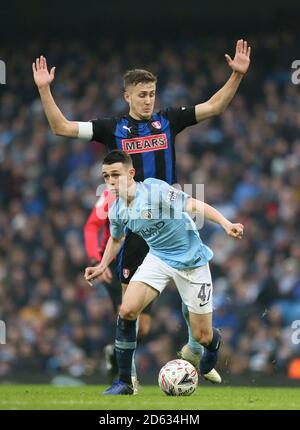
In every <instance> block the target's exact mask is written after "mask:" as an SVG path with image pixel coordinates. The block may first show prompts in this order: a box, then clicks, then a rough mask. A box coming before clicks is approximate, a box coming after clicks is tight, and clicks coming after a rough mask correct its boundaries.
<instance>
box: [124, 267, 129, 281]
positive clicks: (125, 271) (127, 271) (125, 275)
mask: <svg viewBox="0 0 300 430" xmlns="http://www.w3.org/2000/svg"><path fill="white" fill-rule="evenodd" d="M129 275H130V270H129V269H123V276H124V278H125V279H127V278H128V276H129Z"/></svg>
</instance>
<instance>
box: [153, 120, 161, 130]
mask: <svg viewBox="0 0 300 430" xmlns="http://www.w3.org/2000/svg"><path fill="white" fill-rule="evenodd" d="M151 125H152V127H154V128H157V129H158V130H160V129H161V123H160V121H153V122H152V123H151Z"/></svg>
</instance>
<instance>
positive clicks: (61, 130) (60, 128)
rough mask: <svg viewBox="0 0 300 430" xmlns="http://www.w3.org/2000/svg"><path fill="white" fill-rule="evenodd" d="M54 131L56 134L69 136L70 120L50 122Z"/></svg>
mask: <svg viewBox="0 0 300 430" xmlns="http://www.w3.org/2000/svg"><path fill="white" fill-rule="evenodd" d="M50 127H51V130H52V133H54V134H55V135H56V136H68V135H69V133H68V122H67V121H66V122H65V121H61V122H58V123H56V124H50Z"/></svg>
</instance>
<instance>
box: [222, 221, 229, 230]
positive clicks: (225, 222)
mask: <svg viewBox="0 0 300 430" xmlns="http://www.w3.org/2000/svg"><path fill="white" fill-rule="evenodd" d="M221 226H222V227H223V228H224V230H228V228H230V226H231V222H230V221H228V219H225V220H223V221H222V223H221Z"/></svg>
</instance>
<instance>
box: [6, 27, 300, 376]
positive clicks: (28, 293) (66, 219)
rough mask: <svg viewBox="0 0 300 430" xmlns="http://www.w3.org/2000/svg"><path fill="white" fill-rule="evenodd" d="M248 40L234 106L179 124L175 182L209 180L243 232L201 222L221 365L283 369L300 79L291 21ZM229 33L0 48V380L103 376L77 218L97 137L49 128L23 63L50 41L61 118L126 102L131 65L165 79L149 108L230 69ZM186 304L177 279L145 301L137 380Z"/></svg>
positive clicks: (98, 150) (107, 318)
mask: <svg viewBox="0 0 300 430" xmlns="http://www.w3.org/2000/svg"><path fill="white" fill-rule="evenodd" d="M249 42H250V44H251V45H252V48H253V56H252V64H251V66H250V70H249V72H248V74H247V76H246V77H245V78H244V80H243V82H242V84H241V87H240V89H239V91H238V94H237V95H236V96H235V98H234V100H233V101H232V103H231V105H230V107H229V108H228V109H227V110H226V111H225V112H224V113H223V114H222V115H221V116H220V117H218V118H215V119H213V120H210V121H205V122H203V123H201V124H199V125H197V126H194V127H191V128H189V129H186V130H185V131H184V132H182V133H181V134H180V135H179V136H178V138H177V143H176V146H177V166H178V182H179V183H180V184H181V185H182V186H183V185H184V184H186V183H189V184H190V183H191V184H205V200H206V202H207V203H210V204H212V205H214V206H215V207H217V208H218V209H219V210H220V211H221V212H222V213H223V214H224V215H225V216H227V217H228V218H230V219H231V220H232V221H237V222H241V223H243V224H244V226H245V236H244V238H243V240H241V241H234V240H232V239H231V238H229V237H227V236H226V235H225V233H224V232H223V231H221V230H220V228H218V227H217V226H215V225H213V224H210V223H205V225H204V228H203V229H201V231H200V234H201V237H202V239H203V240H204V241H205V242H207V243H208V244H209V245H210V246H211V248H212V249H213V251H214V259H213V261H212V264H211V270H212V276H213V280H214V308H215V311H214V325H215V326H217V327H220V328H221V329H222V333H223V344H222V348H221V354H220V362H219V368H220V369H221V370H222V371H223V372H224V373H227V374H234V375H242V374H248V373H249V372H250V373H251V372H252V371H253V372H259V373H261V374H269V375H273V374H276V373H282V374H285V375H287V374H288V369H289V366H290V365H291V363H292V362H293V360H294V359H296V358H297V357H300V334H299V335H298V337H297V336H296V335H295V324H296V323H295V321H298V320H300V264H299V262H300V224H299V216H300V114H299V112H300V92H299V88H298V87H297V86H296V85H293V84H292V82H291V73H292V69H291V62H292V60H293V59H294V58H293V57H292V56H291V55H292V53H293V52H294V51H293V50H295V52H296V47H297V40H296V38H292V36H291V35H290V34H288V33H287V34H282V35H270V36H268V37H264V38H263V39H262V38H261V39H259V38H255V37H253V38H251V39H250V40H249ZM234 45H235V41H234V40H223V39H222V40H221V39H210V40H199V41H197V43H195V42H194V43H188V42H185V43H183V42H182V43H174V42H164V43H162V44H161V46H160V47H159V49H158V47H157V44H156V43H153V44H151V43H144V42H128V43H127V44H125V45H121V44H120V42H118V43H115V42H114V41H112V40H109V39H104V40H101V41H99V42H97V43H95V45H94V46H92V47H88V46H85V45H83V44H81V43H77V42H72V43H68V44H67V43H66V45H65V46H64V44H62V43H56V42H52V43H49V44H47V46H42V45H41V44H36V43H31V44H28V46H27V48H26V49H23V50H22V51H16V50H9V49H8V48H7V51H5V50H4V53H3V57H4V60H6V63H7V84H6V85H2V86H1V88H0V180H1V188H0V235H1V241H0V320H3V321H5V323H6V327H7V341H6V344H5V345H0V378H1V379H3V378H4V379H7V378H9V377H13V375H15V374H17V372H19V371H20V372H22V371H24V372H26V373H28V374H32V375H33V374H35V373H42V374H47V375H49V376H55V375H60V374H66V375H70V376H72V377H75V378H82V377H84V376H91V375H95V377H97V381H99V382H101V380H102V379H101V377H102V376H103V378H104V374H105V361H104V353H103V349H104V346H105V345H106V344H108V343H111V341H112V340H113V337H114V328H115V315H114V313H113V309H112V306H111V303H110V300H109V298H108V296H107V293H106V291H105V289H104V288H103V286H101V285H99V286H98V288H94V289H93V288H90V287H89V286H88V285H87V284H86V283H85V281H84V279H83V271H84V268H85V267H86V265H87V258H86V254H85V249H84V243H83V225H84V223H85V221H86V219H87V217H88V215H89V212H90V210H91V209H92V207H93V205H94V204H95V202H96V199H97V197H96V188H97V185H98V184H99V183H100V182H101V178H100V165H101V164H100V163H101V158H102V154H103V153H105V151H106V149H105V147H104V146H103V145H101V144H96V143H88V142H85V141H82V140H76V139H69V138H61V137H58V136H55V135H53V134H52V133H51V131H50V128H49V126H48V123H47V121H46V119H45V115H44V113H43V109H42V106H41V103H40V99H39V96H38V92H37V89H36V87H35V86H34V83H33V79H32V73H31V62H32V61H33V60H34V59H35V58H36V56H37V55H40V54H43V55H45V56H46V57H47V60H48V64H49V65H50V66H52V65H55V66H56V67H57V69H56V79H55V81H54V83H53V85H52V90H53V94H54V97H55V100H56V102H57V104H58V105H59V107H60V108H61V110H62V112H63V113H64V114H65V116H66V117H67V118H68V119H72V120H80V121H87V120H90V119H93V118H96V117H103V116H113V115H116V114H121V113H122V112H126V111H127V105H126V104H125V102H124V100H123V95H122V75H123V73H124V72H125V71H126V70H127V69H128V68H133V67H142V68H146V69H149V70H151V71H152V72H153V73H154V74H156V75H157V76H158V96H157V104H156V108H157V109H159V108H161V107H167V106H180V105H184V106H186V105H194V104H197V103H199V102H203V101H205V100H207V99H208V98H209V97H210V96H211V95H212V94H213V93H214V92H215V91H216V90H217V89H219V88H220V87H221V86H222V85H223V84H224V83H225V81H226V80H227V79H228V77H229V75H230V69H229V67H228V65H227V63H226V61H225V59H224V54H225V53H228V54H230V55H232V54H233V53H234V48H235V46H234ZM295 58H296V57H295ZM180 303H181V302H180V299H179V297H178V293H177V291H176V289H175V288H174V286H172V285H171V286H170V287H169V288H168V289H167V291H165V292H164V293H163V294H162V296H161V297H160V298H159V299H158V300H157V301H156V302H155V304H154V307H153V310H152V314H153V315H155V318H154V319H153V324H152V328H151V332H150V334H149V335H148V336H147V338H145V339H144V340H143V341H142V342H141V343H140V345H139V347H138V352H137V364H138V369H139V371H140V372H141V374H142V376H141V379H142V381H143V374H150V373H151V372H152V373H153V374H154V373H155V372H156V373H157V372H158V370H159V368H160V367H161V366H162V365H163V364H165V362H166V361H168V360H169V359H172V358H174V357H175V356H176V350H178V349H180V348H181V346H182V345H183V343H185V342H186V339H187V332H186V327H185V324H184V322H183V318H182V315H181V308H180ZM293 324H294V325H293ZM299 325H300V322H299ZM293 335H294V336H293ZM297 340H298V341H299V342H297Z"/></svg>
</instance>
